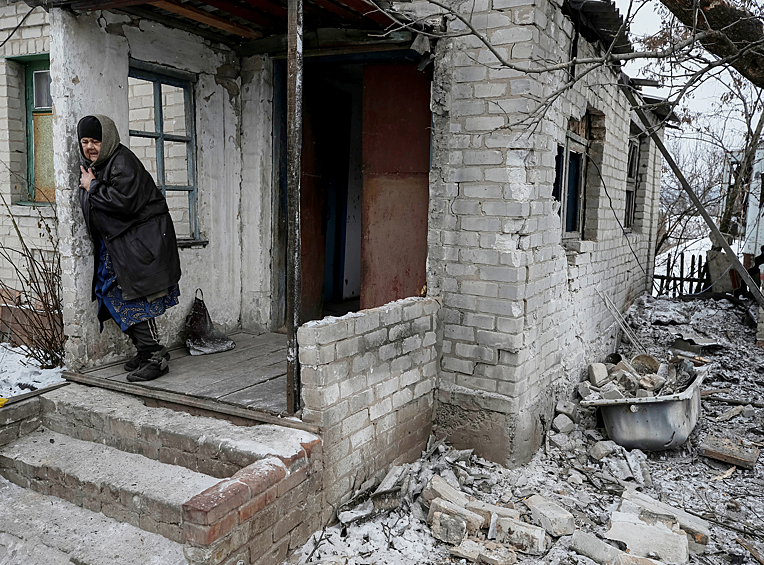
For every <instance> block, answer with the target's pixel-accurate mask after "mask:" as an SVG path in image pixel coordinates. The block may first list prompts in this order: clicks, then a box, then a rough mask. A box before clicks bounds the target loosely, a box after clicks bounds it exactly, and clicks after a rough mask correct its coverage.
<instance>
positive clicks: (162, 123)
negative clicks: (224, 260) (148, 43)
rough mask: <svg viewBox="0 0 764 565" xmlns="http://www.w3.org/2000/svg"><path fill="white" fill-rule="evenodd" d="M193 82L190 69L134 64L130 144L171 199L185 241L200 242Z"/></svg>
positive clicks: (130, 86) (180, 237)
mask: <svg viewBox="0 0 764 565" xmlns="http://www.w3.org/2000/svg"><path fill="white" fill-rule="evenodd" d="M193 85H194V77H193V75H190V74H188V73H183V72H179V71H175V70H170V69H164V68H161V67H157V66H155V65H150V64H147V63H139V62H136V61H132V62H131V65H130V73H129V77H128V89H129V92H128V105H129V111H130V114H129V118H130V148H131V149H132V151H133V152H134V153H135V154H136V156H138V158H139V159H140V160H141V162H142V163H143V164H144V166H145V167H146V170H148V172H149V173H151V175H152V176H153V177H154V181H155V182H156V184H157V187H159V189H160V190H161V191H162V193H163V194H164V195H165V198H167V205H168V207H169V208H170V214H171V215H172V219H173V223H174V224H175V231H176V233H177V236H178V241H179V242H180V243H194V242H200V237H199V222H198V216H197V182H196V138H195V133H194V99H193Z"/></svg>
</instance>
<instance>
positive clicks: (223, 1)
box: [203, 0, 283, 27]
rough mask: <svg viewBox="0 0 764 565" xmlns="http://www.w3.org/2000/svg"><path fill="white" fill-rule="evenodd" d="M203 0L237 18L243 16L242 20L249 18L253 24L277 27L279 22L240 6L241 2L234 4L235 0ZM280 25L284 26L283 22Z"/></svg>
mask: <svg viewBox="0 0 764 565" xmlns="http://www.w3.org/2000/svg"><path fill="white" fill-rule="evenodd" d="M203 1H204V3H205V4H208V5H209V6H213V7H214V8H217V9H218V10H223V11H224V12H227V13H229V14H231V15H232V16H236V17H237V18H241V19H242V20H247V21H248V22H252V23H253V24H257V25H259V26H263V27H277V22H276V20H274V19H273V18H272V17H270V16H265V15H263V14H260V13H259V12H255V11H254V10H252V9H250V8H246V7H244V6H240V5H239V4H234V3H233V2H229V1H228V0H203ZM278 23H280V22H278ZM280 27H283V24H282V25H281V26H280Z"/></svg>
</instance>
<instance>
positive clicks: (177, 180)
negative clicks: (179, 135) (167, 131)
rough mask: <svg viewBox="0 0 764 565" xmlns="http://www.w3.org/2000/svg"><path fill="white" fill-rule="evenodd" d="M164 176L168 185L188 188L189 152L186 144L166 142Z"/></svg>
mask: <svg viewBox="0 0 764 565" xmlns="http://www.w3.org/2000/svg"><path fill="white" fill-rule="evenodd" d="M164 174H165V182H166V184H168V185H175V186H188V152H187V148H186V144H185V143H182V142H178V141H165V142H164Z"/></svg>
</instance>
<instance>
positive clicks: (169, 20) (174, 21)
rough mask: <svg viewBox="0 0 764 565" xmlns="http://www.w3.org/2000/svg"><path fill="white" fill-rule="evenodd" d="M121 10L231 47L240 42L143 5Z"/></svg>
mask: <svg viewBox="0 0 764 565" xmlns="http://www.w3.org/2000/svg"><path fill="white" fill-rule="evenodd" d="M119 11H120V12H124V13H125V14H129V15H131V16H136V17H138V18H143V19H146V20H151V21H154V22H157V23H159V24H162V25H163V26H167V27H169V28H173V29H180V30H183V31H186V32H188V33H191V34H194V35H198V36H199V37H203V38H204V39H209V40H210V41H212V42H214V43H222V44H223V45H229V46H231V47H234V46H236V45H238V44H239V43H240V41H239V40H238V39H233V38H231V37H229V36H226V35H220V34H218V33H216V32H214V31H212V30H209V29H206V28H200V27H199V26H197V25H194V24H192V23H191V22H189V21H188V20H181V19H179V18H175V17H172V16H166V15H164V14H160V13H159V12H155V11H153V10H152V9H149V8H144V7H142V6H129V7H127V8H120V10H119Z"/></svg>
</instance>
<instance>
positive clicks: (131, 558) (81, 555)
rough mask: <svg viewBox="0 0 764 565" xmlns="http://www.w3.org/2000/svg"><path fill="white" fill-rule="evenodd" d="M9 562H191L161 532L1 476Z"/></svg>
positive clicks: (1, 539) (3, 551)
mask: <svg viewBox="0 0 764 565" xmlns="http://www.w3.org/2000/svg"><path fill="white" fill-rule="evenodd" d="M0 516H2V519H0V563H3V564H4V565H72V564H73V563H77V564H79V565H185V564H186V563H187V562H186V559H185V558H184V556H183V547H182V546H181V545H180V544H178V543H175V542H173V541H170V540H168V539H166V538H164V537H162V536H160V535H158V534H152V533H148V532H145V531H143V530H141V529H139V528H136V527H135V526H132V525H130V524H124V523H121V522H117V521H116V520H114V519H113V518H109V517H107V516H104V515H103V514H98V513H95V512H92V511H90V510H86V509H85V508H80V507H78V506H75V505H74V504H71V503H69V502H66V501H65V500H61V499H60V498H56V497H53V496H48V495H44V494H41V493H38V492H34V491H32V490H28V489H23V488H21V487H19V486H17V485H14V484H12V483H10V482H8V481H6V480H5V479H3V478H2V477H0Z"/></svg>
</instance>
